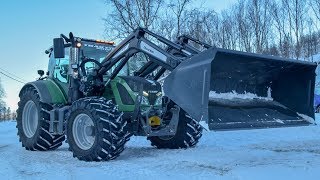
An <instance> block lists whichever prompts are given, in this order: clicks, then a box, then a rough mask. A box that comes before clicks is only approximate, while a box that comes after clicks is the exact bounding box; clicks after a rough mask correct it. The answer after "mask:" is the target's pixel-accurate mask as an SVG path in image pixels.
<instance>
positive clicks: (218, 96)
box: [209, 88, 273, 101]
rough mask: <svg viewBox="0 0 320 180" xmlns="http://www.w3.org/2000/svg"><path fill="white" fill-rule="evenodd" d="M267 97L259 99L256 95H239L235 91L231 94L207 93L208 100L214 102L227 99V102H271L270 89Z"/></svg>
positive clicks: (247, 93) (248, 93)
mask: <svg viewBox="0 0 320 180" xmlns="http://www.w3.org/2000/svg"><path fill="white" fill-rule="evenodd" d="M267 93H268V96H267V97H261V96H258V95H256V94H253V93H250V92H245V93H244V94H239V93H237V92H236V91H235V90H233V91H232V92H228V93H217V92H216V91H210V92H209V99H210V100H214V99H227V100H232V99H249V100H252V99H261V100H266V101H273V98H272V97H271V88H268V92H267Z"/></svg>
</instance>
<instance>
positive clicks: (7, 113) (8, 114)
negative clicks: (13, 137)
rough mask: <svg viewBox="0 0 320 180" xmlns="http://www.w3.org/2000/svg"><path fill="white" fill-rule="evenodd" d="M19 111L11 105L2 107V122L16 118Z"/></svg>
mask: <svg viewBox="0 0 320 180" xmlns="http://www.w3.org/2000/svg"><path fill="white" fill-rule="evenodd" d="M16 117H17V113H16V112H15V111H11V109H10V107H3V108H0V122H1V121H7V120H12V119H16Z"/></svg>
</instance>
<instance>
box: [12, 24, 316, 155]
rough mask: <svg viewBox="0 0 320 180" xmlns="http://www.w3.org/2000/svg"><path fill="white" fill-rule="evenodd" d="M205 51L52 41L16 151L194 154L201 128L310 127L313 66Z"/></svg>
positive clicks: (144, 42)
mask: <svg viewBox="0 0 320 180" xmlns="http://www.w3.org/2000/svg"><path fill="white" fill-rule="evenodd" d="M198 43H199V42H198ZM200 43H201V42H200ZM159 44H162V45H161V46H160V45H159ZM202 45H203V48H202V49H201V50H199V49H197V47H193V46H192V45H191V44H189V43H188V41H187V40H184V41H180V42H178V41H177V42H171V41H169V40H167V39H165V38H163V37H161V36H158V35H156V34H154V33H152V32H150V31H148V30H146V29H142V28H138V29H136V30H135V31H133V32H132V34H131V35H129V36H128V37H127V38H126V39H125V40H123V41H122V42H121V43H120V44H119V45H117V46H114V44H113V43H111V42H105V41H99V40H91V39H85V38H79V37H74V36H73V34H72V33H70V34H69V37H66V36H64V35H61V37H60V38H55V39H54V41H53V47H51V48H49V49H48V50H47V51H46V52H47V54H49V57H50V60H49V66H48V73H47V76H45V77H43V76H42V75H43V73H42V72H41V71H39V74H40V75H41V77H40V78H39V80H38V81H35V82H30V83H28V84H26V85H25V86H24V87H23V88H22V90H21V92H20V94H19V96H20V102H19V108H18V117H17V128H18V135H19V137H20V141H21V142H22V146H24V147H25V148H26V149H27V150H41V151H44V150H51V149H56V148H58V147H59V146H60V145H61V144H62V142H63V141H64V140H65V136H66V137H67V142H68V144H69V146H70V148H69V149H70V150H71V151H72V153H73V156H74V157H77V158H78V159H80V160H84V161H105V160H111V159H114V158H116V157H118V156H119V155H120V153H121V152H122V151H123V150H124V147H125V143H126V142H127V141H128V140H129V138H130V136H131V135H136V136H146V137H147V139H148V140H150V141H151V144H152V145H153V146H155V147H157V148H170V149H177V148H188V147H193V146H195V145H196V144H197V143H198V141H199V139H200V138H201V135H202V129H203V127H202V126H201V125H200V124H199V121H206V122H207V123H208V124H209V128H210V129H211V130H232V129H252V128H269V127H281V126H299V125H310V124H313V123H314V114H313V112H314V111H313V101H312V100H313V90H314V81H315V68H316V65H315V64H312V63H307V62H300V61H294V60H287V59H281V58H276V57H271V56H261V55H256V54H250V53H242V52H237V51H230V50H225V49H219V48H215V47H211V46H209V45H206V44H203V43H202ZM158 81H161V83H159V82H158Z"/></svg>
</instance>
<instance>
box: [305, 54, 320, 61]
mask: <svg viewBox="0 0 320 180" xmlns="http://www.w3.org/2000/svg"><path fill="white" fill-rule="evenodd" d="M307 60H308V61H312V62H320V53H319V54H315V55H313V56H311V57H309V58H307Z"/></svg>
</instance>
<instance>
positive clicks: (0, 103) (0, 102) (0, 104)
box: [0, 79, 5, 109]
mask: <svg viewBox="0 0 320 180" xmlns="http://www.w3.org/2000/svg"><path fill="white" fill-rule="evenodd" d="M4 96H5V92H4V89H3V87H2V83H1V79H0V109H3V108H4V107H5V103H4V101H3V98H4Z"/></svg>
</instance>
